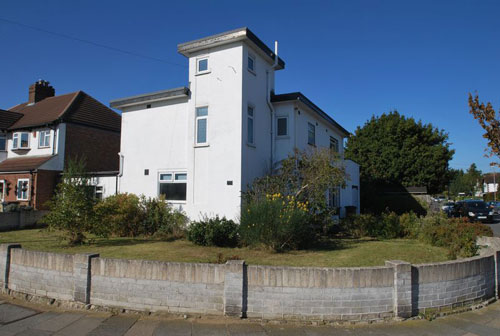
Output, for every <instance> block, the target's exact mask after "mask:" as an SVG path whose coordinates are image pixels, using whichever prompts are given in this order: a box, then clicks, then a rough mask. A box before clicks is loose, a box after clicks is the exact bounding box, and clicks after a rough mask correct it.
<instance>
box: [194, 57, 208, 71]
mask: <svg viewBox="0 0 500 336" xmlns="http://www.w3.org/2000/svg"><path fill="white" fill-rule="evenodd" d="M206 72H208V57H204V58H198V59H197V60H196V73H198V74H202V73H206Z"/></svg>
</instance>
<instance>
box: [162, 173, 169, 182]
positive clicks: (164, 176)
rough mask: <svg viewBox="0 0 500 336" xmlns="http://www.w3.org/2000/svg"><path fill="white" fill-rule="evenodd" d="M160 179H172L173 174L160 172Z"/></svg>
mask: <svg viewBox="0 0 500 336" xmlns="http://www.w3.org/2000/svg"><path fill="white" fill-rule="evenodd" d="M160 181H172V174H160Z"/></svg>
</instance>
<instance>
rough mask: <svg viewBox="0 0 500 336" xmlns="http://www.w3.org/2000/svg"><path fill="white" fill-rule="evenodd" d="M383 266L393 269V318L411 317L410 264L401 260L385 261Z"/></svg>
mask: <svg viewBox="0 0 500 336" xmlns="http://www.w3.org/2000/svg"><path fill="white" fill-rule="evenodd" d="M385 265H386V266H391V267H392V268H393V269H394V292H393V293H394V294H393V296H394V316H395V317H401V318H407V317H411V313H412V301H411V300H412V293H411V291H412V284H411V264H410V263H408V262H406V261H401V260H390V261H386V262H385Z"/></svg>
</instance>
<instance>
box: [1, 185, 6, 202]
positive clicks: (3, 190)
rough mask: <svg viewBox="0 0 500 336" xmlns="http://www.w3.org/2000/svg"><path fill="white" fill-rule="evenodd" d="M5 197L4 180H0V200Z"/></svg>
mask: <svg viewBox="0 0 500 336" xmlns="http://www.w3.org/2000/svg"><path fill="white" fill-rule="evenodd" d="M4 199H5V181H3V180H0V202H3V201H4Z"/></svg>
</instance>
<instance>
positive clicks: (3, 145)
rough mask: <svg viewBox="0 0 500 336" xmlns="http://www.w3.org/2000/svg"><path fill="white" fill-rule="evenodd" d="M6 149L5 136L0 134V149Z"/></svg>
mask: <svg viewBox="0 0 500 336" xmlns="http://www.w3.org/2000/svg"><path fill="white" fill-rule="evenodd" d="M4 150H7V137H6V136H5V134H0V151H4Z"/></svg>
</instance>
